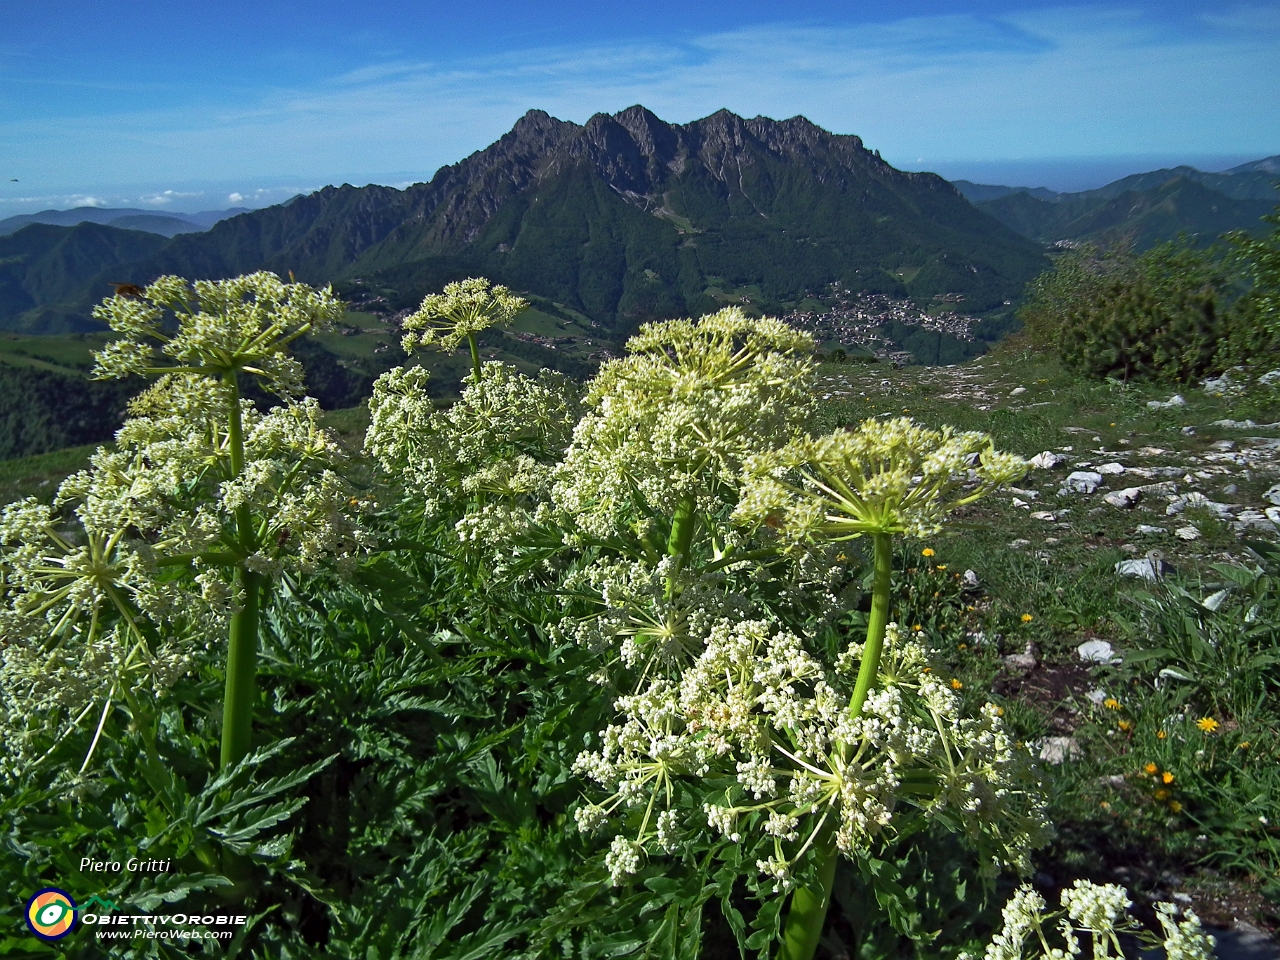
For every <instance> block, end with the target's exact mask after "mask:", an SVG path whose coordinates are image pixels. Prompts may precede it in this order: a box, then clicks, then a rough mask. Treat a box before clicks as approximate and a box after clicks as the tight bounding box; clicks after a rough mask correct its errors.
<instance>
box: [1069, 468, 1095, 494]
mask: <svg viewBox="0 0 1280 960" xmlns="http://www.w3.org/2000/svg"><path fill="white" fill-rule="evenodd" d="M1100 486H1102V474H1100V473H1094V472H1093V471H1092V470H1076V471H1075V472H1073V473H1071V474H1069V475H1068V476H1067V487H1066V489H1067V491H1068V492H1070V493H1093V492H1094V491H1095V490H1097V489H1098V488H1099V487H1100Z"/></svg>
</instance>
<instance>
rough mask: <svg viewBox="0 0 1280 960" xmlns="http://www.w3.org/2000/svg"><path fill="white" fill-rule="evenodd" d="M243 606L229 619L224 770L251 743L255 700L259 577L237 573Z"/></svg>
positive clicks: (244, 572) (245, 751) (223, 737)
mask: <svg viewBox="0 0 1280 960" xmlns="http://www.w3.org/2000/svg"><path fill="white" fill-rule="evenodd" d="M236 586H237V587H238V588H239V592H240V593H241V594H242V596H243V600H242V601H241V602H242V604H243V605H242V606H241V607H240V609H239V611H237V612H236V613H235V614H234V615H233V616H232V618H231V631H230V636H229V640H230V643H229V644H228V647H227V685H226V690H225V692H224V693H223V697H222V758H221V764H220V765H221V767H222V768H223V769H225V768H227V767H229V766H232V765H233V764H236V763H239V762H240V761H241V760H243V759H244V758H245V756H246V755H247V754H248V753H249V748H250V747H251V746H252V742H253V702H254V701H255V700H256V699H257V694H258V689H257V673H258V599H259V595H260V593H261V587H262V584H261V575H260V574H257V573H254V572H253V571H252V570H246V569H244V568H243V567H238V568H237V569H236Z"/></svg>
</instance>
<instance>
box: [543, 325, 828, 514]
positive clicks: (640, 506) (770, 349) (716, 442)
mask: <svg viewBox="0 0 1280 960" xmlns="http://www.w3.org/2000/svg"><path fill="white" fill-rule="evenodd" d="M627 350H628V356H626V357H623V358H621V359H618V360H611V361H610V362H609V363H607V364H605V366H604V367H602V368H601V370H600V373H599V375H598V376H597V377H596V378H595V379H594V380H593V381H592V382H591V386H590V388H589V390H588V393H587V398H586V404H587V406H588V408H589V410H590V412H589V413H588V414H587V415H586V416H585V417H583V418H582V420H581V421H580V422H579V424H578V426H577V429H576V430H575V432H574V438H573V445H572V447H571V448H570V450H569V453H568V456H566V458H565V460H564V463H563V464H562V465H561V466H560V468H559V469H558V471H557V473H556V481H555V491H554V496H555V502H556V505H557V507H559V508H560V509H561V510H563V511H564V512H566V513H568V514H570V515H572V516H573V517H574V519H575V522H576V523H577V524H578V525H579V526H580V527H581V528H582V529H583V530H584V531H585V532H586V533H588V534H590V535H592V536H597V537H607V536H610V535H611V534H613V533H615V532H616V531H617V530H619V529H626V528H627V527H628V525H629V524H632V523H635V522H636V521H637V520H639V519H640V518H642V517H644V516H647V515H652V514H653V513H655V512H656V513H661V514H666V515H668V516H669V515H671V513H672V512H673V511H674V510H675V508H676V505H677V503H679V502H680V501H681V500H682V499H686V498H691V499H693V500H694V501H695V502H696V504H697V506H698V508H699V509H701V510H702V511H704V512H706V511H714V510H716V509H718V508H719V507H720V506H721V503H722V501H721V493H722V491H723V490H724V489H726V488H727V489H728V490H730V491H734V490H736V487H737V483H738V473H739V471H740V470H741V468H742V465H743V463H744V462H745V461H746V460H747V458H748V457H750V456H751V455H752V454H755V453H758V452H760V451H764V450H770V449H772V448H774V447H776V446H778V445H779V444H782V443H785V442H786V441H788V440H790V439H791V438H792V437H794V436H796V435H798V434H799V433H800V432H802V430H803V429H804V427H805V424H806V422H807V419H808V414H809V412H810V405H811V403H812V396H813V389H812V368H813V362H812V358H811V354H812V351H813V341H812V339H811V338H810V337H809V336H808V334H804V333H800V332H799V331H796V330H793V329H792V328H790V327H788V326H787V325H786V324H784V323H782V322H781V321H778V320H773V319H770V318H767V317H766V318H752V317H748V316H747V315H746V314H744V313H743V312H742V311H741V310H739V309H738V308H736V307H733V308H729V309H726V310H721V311H720V312H719V313H715V314H712V315H710V316H707V317H703V318H702V319H701V320H675V321H668V322H665V323H650V324H645V325H644V326H643V327H642V328H641V330H640V333H639V334H637V335H636V336H635V337H633V338H632V339H631V340H630V341H629V342H628V344H627Z"/></svg>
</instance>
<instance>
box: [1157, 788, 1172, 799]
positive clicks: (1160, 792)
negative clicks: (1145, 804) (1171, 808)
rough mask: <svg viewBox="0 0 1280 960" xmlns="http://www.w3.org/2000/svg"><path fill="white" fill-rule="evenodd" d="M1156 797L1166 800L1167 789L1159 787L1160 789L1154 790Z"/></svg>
mask: <svg viewBox="0 0 1280 960" xmlns="http://www.w3.org/2000/svg"><path fill="white" fill-rule="evenodd" d="M1156 799H1157V800H1168V799H1169V791H1168V790H1165V789H1163V788H1161V789H1160V790H1157V791H1156Z"/></svg>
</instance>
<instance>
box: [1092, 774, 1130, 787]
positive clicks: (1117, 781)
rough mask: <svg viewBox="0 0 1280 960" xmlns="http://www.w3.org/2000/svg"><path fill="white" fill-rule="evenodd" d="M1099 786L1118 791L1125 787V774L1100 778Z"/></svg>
mask: <svg viewBox="0 0 1280 960" xmlns="http://www.w3.org/2000/svg"><path fill="white" fill-rule="evenodd" d="M1098 786H1100V787H1116V788H1117V789H1118V788H1120V787H1123V786H1124V774H1123V773H1113V774H1111V776H1109V777H1099V778H1098Z"/></svg>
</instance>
